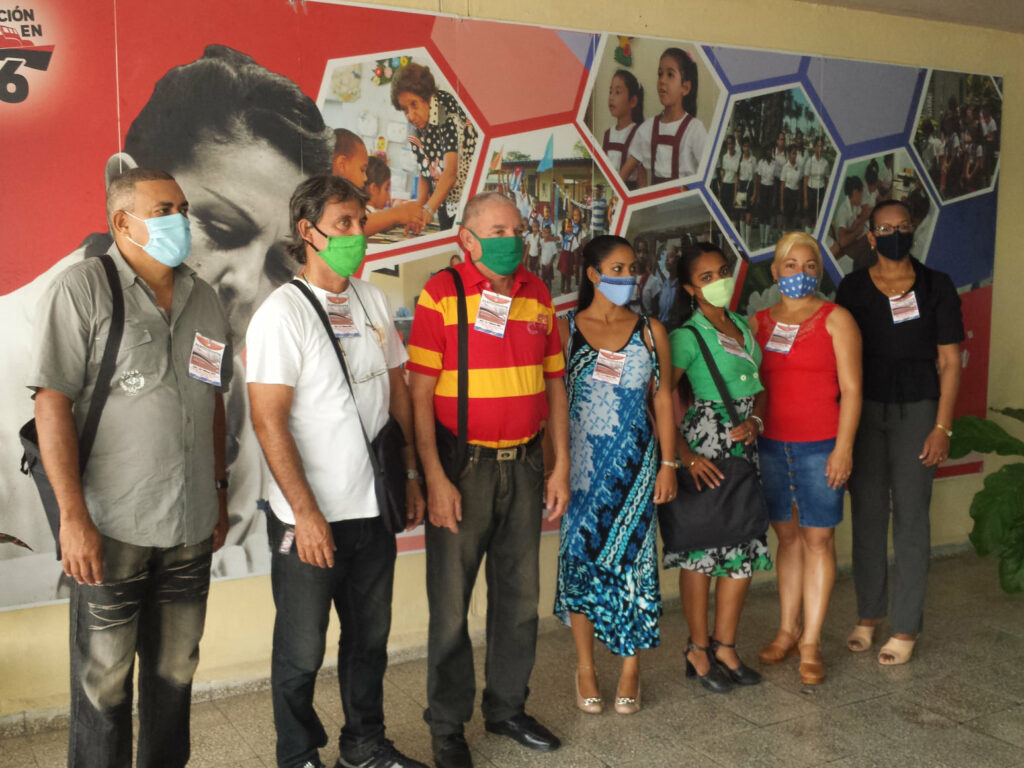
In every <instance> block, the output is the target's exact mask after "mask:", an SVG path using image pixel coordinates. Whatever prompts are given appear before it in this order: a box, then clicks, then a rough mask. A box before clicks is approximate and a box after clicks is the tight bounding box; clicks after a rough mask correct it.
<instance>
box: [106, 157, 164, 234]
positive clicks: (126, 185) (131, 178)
mask: <svg viewBox="0 0 1024 768" xmlns="http://www.w3.org/2000/svg"><path fill="white" fill-rule="evenodd" d="M140 181H174V177H173V176H171V174H169V173H168V172H167V171H162V170H160V169H159V168H132V169H131V170H128V171H125V172H124V173H122V174H121V175H120V176H118V177H117V178H115V179H114V180H113V181H111V182H110V186H108V187H107V221H108V222H109V221H110V220H111V219H112V218H113V216H114V214H115V213H116V212H117V211H131V210H132V209H133V208H134V205H135V185H136V184H138V183H139V182H140Z"/></svg>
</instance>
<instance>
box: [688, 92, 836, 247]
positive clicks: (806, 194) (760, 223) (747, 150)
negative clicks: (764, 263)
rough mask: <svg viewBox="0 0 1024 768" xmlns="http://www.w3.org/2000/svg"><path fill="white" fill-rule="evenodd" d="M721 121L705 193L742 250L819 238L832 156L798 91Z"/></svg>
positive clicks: (772, 96)
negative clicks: (791, 235)
mask: <svg viewBox="0 0 1024 768" xmlns="http://www.w3.org/2000/svg"><path fill="white" fill-rule="evenodd" d="M726 120H727V125H726V129H725V130H724V131H722V134H721V137H720V140H719V144H718V146H717V147H716V151H715V155H714V158H715V159H714V163H713V166H712V173H711V175H710V176H709V178H708V186H709V188H710V190H711V192H712V194H713V195H714V196H715V197H716V198H717V199H718V202H719V204H720V205H721V207H722V211H723V212H724V213H725V215H726V217H727V218H728V219H729V220H730V221H732V224H733V228H734V229H735V231H736V233H737V235H739V238H740V240H741V241H742V242H743V244H744V246H745V247H746V249H747V250H748V251H750V252H757V251H761V250H764V249H766V248H772V247H774V245H775V242H776V241H777V240H778V239H779V237H780V236H781V235H782V233H783V232H791V231H793V230H796V229H802V230H804V231H805V232H807V233H814V232H816V231H818V228H819V226H820V224H821V218H822V207H823V206H824V204H825V201H826V200H827V199H828V191H829V188H830V183H831V180H832V178H833V177H834V175H835V171H836V155H837V152H836V147H835V144H834V143H833V142H832V139H831V137H830V136H829V134H828V132H827V131H826V130H825V127H824V126H823V125H822V122H821V120H820V118H819V117H818V113H817V112H816V111H815V109H814V107H813V106H812V105H811V103H810V101H808V99H807V95H806V94H805V93H804V91H803V89H802V88H800V87H791V88H788V89H786V90H781V91H773V92H771V93H761V94H758V95H756V96H751V97H750V98H745V99H738V100H737V101H736V102H735V103H734V104H733V106H732V107H731V109H730V110H729V113H728V115H727V116H726Z"/></svg>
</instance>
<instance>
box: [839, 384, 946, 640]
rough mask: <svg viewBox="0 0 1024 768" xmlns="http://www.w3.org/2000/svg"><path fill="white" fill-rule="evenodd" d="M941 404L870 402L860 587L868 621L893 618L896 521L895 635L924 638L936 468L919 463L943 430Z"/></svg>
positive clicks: (858, 451) (857, 508)
mask: <svg viewBox="0 0 1024 768" xmlns="http://www.w3.org/2000/svg"><path fill="white" fill-rule="evenodd" d="M937 407H938V403H937V401H935V400H922V401H920V402H916V403H902V404H899V403H888V404H886V403H878V402H873V401H870V400H865V401H864V409H863V411H862V413H861V417H860V426H859V427H858V428H857V439H856V442H855V443H854V448H853V475H852V476H851V477H850V501H851V503H852V520H853V579H854V586H855V588H856V591H857V612H858V614H859V615H860V618H862V619H881V618H884V617H885V616H886V615H888V607H889V589H888V562H889V561H888V554H887V550H886V545H887V543H888V539H889V516H890V513H891V515H892V543H893V550H894V565H893V589H892V622H891V626H892V631H893V632H894V633H900V634H908V635H915V634H917V633H918V632H920V631H921V626H922V616H923V613H924V593H925V587H926V585H927V582H928V561H929V558H930V555H931V525H930V521H929V518H928V510H929V506H930V505H931V500H932V480H933V479H934V477H935V468H934V467H926V466H924V464H922V463H921V460H920V459H919V458H918V456H920V454H921V448H922V446H923V445H924V441H925V438H926V437H927V436H928V433H929V432H931V431H932V428H933V427H934V426H935V413H936V410H937Z"/></svg>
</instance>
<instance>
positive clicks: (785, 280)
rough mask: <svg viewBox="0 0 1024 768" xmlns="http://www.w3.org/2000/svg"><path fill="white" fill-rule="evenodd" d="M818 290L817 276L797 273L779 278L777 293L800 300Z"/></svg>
mask: <svg viewBox="0 0 1024 768" xmlns="http://www.w3.org/2000/svg"><path fill="white" fill-rule="evenodd" d="M816 290H818V276H817V275H808V274H807V273H806V272H797V273H796V274H795V275H786V276H785V277H780V278H779V293H781V294H782V295H783V296H786V297H788V298H790V299H802V298H805V297H807V296H810V295H811V294H812V293H814V292H815V291H816Z"/></svg>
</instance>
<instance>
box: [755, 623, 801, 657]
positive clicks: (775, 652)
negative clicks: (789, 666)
mask: <svg viewBox="0 0 1024 768" xmlns="http://www.w3.org/2000/svg"><path fill="white" fill-rule="evenodd" d="M801 634H802V632H797V633H796V635H791V634H790V633H789V632H787V631H786V630H784V629H780V630H779V634H777V635H776V636H775V639H774V640H772V641H771V642H770V643H768V645H766V646H765V647H764V648H762V649H761V650H760V651H758V652H757V658H759V659H760V660H761V663H762V664H779V663H781V662H783V661H785V660H786V659H788V658H789V657H790V656H792V655H793V654H795V653H796V652H797V643H799V642H800V635H801ZM779 638H784V640H783V642H779ZM786 639H788V640H789V642H788V643H785V640H786Z"/></svg>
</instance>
